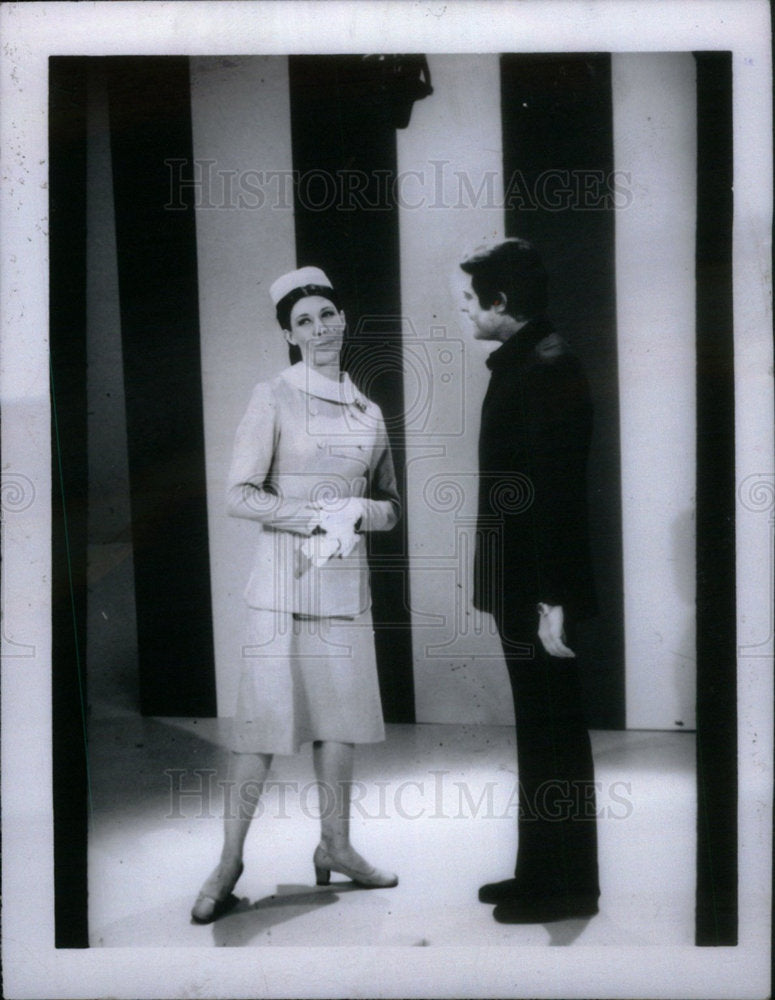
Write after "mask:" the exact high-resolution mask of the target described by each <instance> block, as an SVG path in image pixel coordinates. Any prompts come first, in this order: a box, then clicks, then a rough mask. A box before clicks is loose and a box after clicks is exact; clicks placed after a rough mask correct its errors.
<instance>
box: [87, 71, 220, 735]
mask: <svg viewBox="0 0 775 1000" xmlns="http://www.w3.org/2000/svg"><path fill="white" fill-rule="evenodd" d="M106 66H107V78H108V92H109V100H110V129H111V149H112V157H113V179H114V186H115V206H116V242H117V252H118V273H119V289H120V307H121V333H122V346H123V355H124V383H125V392H126V408H127V436H128V452H129V474H130V494H131V506H132V538H133V544H134V570H135V586H136V604H137V632H138V652H139V669H140V695H141V709H142V712H143V714H145V715H198V716H211V715H214V714H215V711H216V706H215V672H214V654H213V635H212V618H211V600H210V566H209V552H208V534H207V506H206V493H205V466H204V428H203V414H202V408H203V407H202V385H201V371H200V345H199V311H198V290H197V262H196V230H195V221H194V209H193V205H192V203H191V197H190V195H191V191H190V189H188V190H184V191H182V192H181V191H180V190H177V189H176V190H174V191H172V190H171V182H170V177H171V176H173V174H174V175H175V176H178V171H179V163H180V162H181V161H182V162H184V163H185V165H186V166H185V168H184V169H185V170H188V171H190V172H193V163H192V161H193V150H192V137H191V102H190V86H189V68H188V59H186V58H177V57H176V58H172V57H161V58H155V57H153V58H151V57H149V58H123V57H121V58H112V59H107V60H106ZM170 160H174V161H178V164H176V165H175V167H174V169H173V168H171V167H170V165H169V161H170Z"/></svg>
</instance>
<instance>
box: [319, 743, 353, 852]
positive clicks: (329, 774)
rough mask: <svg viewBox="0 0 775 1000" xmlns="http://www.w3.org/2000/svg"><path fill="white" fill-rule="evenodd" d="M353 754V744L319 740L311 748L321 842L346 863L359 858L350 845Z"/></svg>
mask: <svg viewBox="0 0 775 1000" xmlns="http://www.w3.org/2000/svg"><path fill="white" fill-rule="evenodd" d="M353 755H354V747H353V744H352V743H336V742H334V741H333V740H317V741H316V742H315V743H314V744H313V747H312V756H313V760H314V763H315V775H316V776H317V780H318V795H319V797H320V838H321V842H322V843H323V845H324V846H325V848H326V850H328V851H331V852H332V854H335V855H336V857H337V858H340V859H341V860H343V861H347V858H348V857H353V858H357V857H358V855H357V854H356V852H355V851H353V849H352V846H351V845H350V797H351V790H352V777H353ZM361 860H363V859H361Z"/></svg>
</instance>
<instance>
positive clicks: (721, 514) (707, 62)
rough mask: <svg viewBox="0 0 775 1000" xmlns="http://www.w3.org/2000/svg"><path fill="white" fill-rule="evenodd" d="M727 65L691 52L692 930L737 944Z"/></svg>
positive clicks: (702, 938)
mask: <svg viewBox="0 0 775 1000" xmlns="http://www.w3.org/2000/svg"><path fill="white" fill-rule="evenodd" d="M732 206H733V203H732V62H731V55H730V53H728V52H712V53H700V54H698V55H697V273H696V277H697V782H698V789H697V790H698V796H697V805H698V815H697V823H698V825H697V843H698V853H697V913H696V917H697V923H696V943H697V944H698V945H734V944H736V943H737V738H736V737H737V690H736V688H737V675H736V646H737V638H736V624H735V525H734V512H735V439H734V416H735V399H734V339H733V321H732Z"/></svg>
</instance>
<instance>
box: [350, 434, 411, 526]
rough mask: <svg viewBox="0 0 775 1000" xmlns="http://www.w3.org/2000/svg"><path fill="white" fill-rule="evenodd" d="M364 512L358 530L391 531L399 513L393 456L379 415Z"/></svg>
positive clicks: (399, 502) (399, 503) (399, 504)
mask: <svg viewBox="0 0 775 1000" xmlns="http://www.w3.org/2000/svg"><path fill="white" fill-rule="evenodd" d="M363 505H364V508H365V509H364V513H363V518H362V520H361V524H360V527H359V531H390V529H391V528H392V527H393V526H394V525H395V524H396V522H397V521H398V518H399V517H400V514H401V500H400V498H399V496H398V487H397V485H396V473H395V468H394V467H393V456H392V454H391V451H390V442H389V441H388V436H387V430H386V429H385V423H384V421H383V419H382V416H380V417H379V425H378V429H377V441H376V444H375V446H374V451H373V453H372V462H371V470H370V482H369V495H368V497H366V498H365V499H364V500H363Z"/></svg>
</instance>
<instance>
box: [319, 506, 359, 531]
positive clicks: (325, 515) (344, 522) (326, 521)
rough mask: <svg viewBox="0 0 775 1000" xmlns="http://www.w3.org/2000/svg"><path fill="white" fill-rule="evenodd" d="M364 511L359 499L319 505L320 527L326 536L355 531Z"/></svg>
mask: <svg viewBox="0 0 775 1000" xmlns="http://www.w3.org/2000/svg"><path fill="white" fill-rule="evenodd" d="M365 511H366V505H365V504H364V502H363V500H361V498H360V497H347V499H346V500H335V501H332V502H331V503H329V504H325V505H324V504H321V505H320V527H321V528H322V529H323V531H325V532H326V533H327V534H329V533H330V534H342V533H344V532H347V531H348V530H349V531H357V528H358V522H359V521H360V520H361V518H362V517H363V515H364V513H365Z"/></svg>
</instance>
